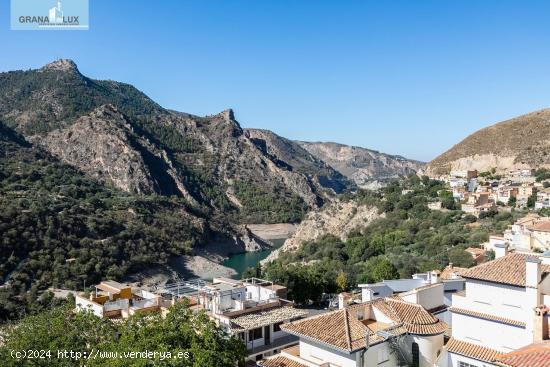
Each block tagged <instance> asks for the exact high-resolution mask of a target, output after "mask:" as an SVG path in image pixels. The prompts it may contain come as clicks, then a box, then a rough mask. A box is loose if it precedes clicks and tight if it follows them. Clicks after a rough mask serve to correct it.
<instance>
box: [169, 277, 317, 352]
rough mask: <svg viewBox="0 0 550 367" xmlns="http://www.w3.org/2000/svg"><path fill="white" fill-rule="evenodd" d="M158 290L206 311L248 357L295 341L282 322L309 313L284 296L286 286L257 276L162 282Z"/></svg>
mask: <svg viewBox="0 0 550 367" xmlns="http://www.w3.org/2000/svg"><path fill="white" fill-rule="evenodd" d="M159 293H161V294H170V295H171V296H172V297H174V298H187V299H188V300H189V302H190V305H191V306H192V307H194V308H197V309H199V310H204V311H206V313H207V314H208V315H209V316H210V317H211V318H212V319H214V320H215V321H216V322H217V323H218V324H219V325H220V326H222V327H223V328H224V329H225V330H226V331H227V332H228V333H229V334H231V335H234V336H235V337H237V338H239V339H241V340H242V341H243V342H244V343H245V345H246V348H247V359H248V360H251V361H255V360H259V359H262V358H265V357H267V356H271V355H273V354H275V353H278V352H279V351H280V350H281V349H282V348H286V347H289V346H292V345H295V344H296V343H298V338H297V337H295V336H292V335H289V334H287V333H285V332H283V331H282V330H281V325H282V324H283V323H285V322H290V321H294V320H297V319H301V318H303V317H305V316H307V315H308V312H307V311H306V310H303V309H298V308H295V307H294V304H293V303H292V302H291V301H288V300H286V299H285V298H286V294H287V289H286V287H283V286H281V285H278V284H274V283H273V282H270V281H266V280H263V279H258V278H250V279H245V280H235V279H228V278H223V277H219V278H214V279H213V281H212V283H207V282H204V281H187V282H181V283H176V284H172V285H169V286H165V287H164V288H162V289H159Z"/></svg>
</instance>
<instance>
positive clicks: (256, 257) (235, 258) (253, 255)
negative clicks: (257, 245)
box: [222, 238, 285, 279]
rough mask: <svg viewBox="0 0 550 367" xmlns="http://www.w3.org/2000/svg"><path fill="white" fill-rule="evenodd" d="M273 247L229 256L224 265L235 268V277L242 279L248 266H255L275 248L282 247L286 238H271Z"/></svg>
mask: <svg viewBox="0 0 550 367" xmlns="http://www.w3.org/2000/svg"><path fill="white" fill-rule="evenodd" d="M271 242H272V243H273V245H274V246H273V247H272V248H270V249H267V250H263V251H256V252H245V253H242V254H236V255H232V256H230V257H229V258H227V259H226V260H225V261H224V262H223V263H222V265H223V266H227V267H228V268H231V269H235V271H236V272H237V274H236V275H234V276H233V278H234V279H241V275H242V273H243V272H244V271H245V270H246V269H247V268H255V267H256V265H257V264H258V263H259V262H260V261H261V260H263V259H265V258H266V257H267V256H268V255H269V254H270V253H271V252H272V251H273V250H275V249H277V248H279V247H281V246H282V245H283V243H284V242H285V238H281V239H276V240H271Z"/></svg>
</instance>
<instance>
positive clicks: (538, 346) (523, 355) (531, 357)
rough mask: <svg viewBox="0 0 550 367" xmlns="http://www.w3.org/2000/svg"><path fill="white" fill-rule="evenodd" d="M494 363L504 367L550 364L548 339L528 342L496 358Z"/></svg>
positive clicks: (543, 365) (538, 366)
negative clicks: (528, 343) (524, 345)
mask: <svg viewBox="0 0 550 367" xmlns="http://www.w3.org/2000/svg"><path fill="white" fill-rule="evenodd" d="M496 364H497V365H498V366H505V367H548V366H550V341H545V342H542V343H535V344H530V345H528V346H526V347H523V348H521V349H518V350H515V351H513V352H510V353H506V354H504V355H502V356H501V357H499V358H497V360H496Z"/></svg>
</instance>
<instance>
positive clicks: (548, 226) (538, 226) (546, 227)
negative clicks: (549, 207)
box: [527, 220, 550, 232]
mask: <svg viewBox="0 0 550 367" xmlns="http://www.w3.org/2000/svg"><path fill="white" fill-rule="evenodd" d="M527 228H528V229H529V230H531V231H539V232H550V221H548V220H545V221H541V222H538V223H535V224H533V225H532V226H529V227H527Z"/></svg>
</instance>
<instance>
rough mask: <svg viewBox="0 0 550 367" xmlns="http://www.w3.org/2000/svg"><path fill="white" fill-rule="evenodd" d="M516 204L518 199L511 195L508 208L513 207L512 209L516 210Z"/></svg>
mask: <svg viewBox="0 0 550 367" xmlns="http://www.w3.org/2000/svg"><path fill="white" fill-rule="evenodd" d="M516 202H517V199H516V197H515V196H511V195H510V198H509V199H508V206H511V207H512V208H515V207H516Z"/></svg>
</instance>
